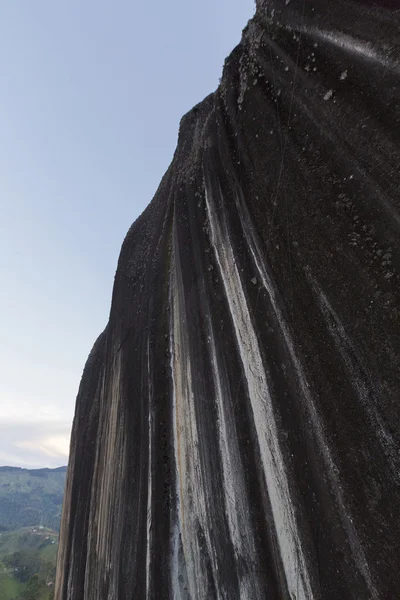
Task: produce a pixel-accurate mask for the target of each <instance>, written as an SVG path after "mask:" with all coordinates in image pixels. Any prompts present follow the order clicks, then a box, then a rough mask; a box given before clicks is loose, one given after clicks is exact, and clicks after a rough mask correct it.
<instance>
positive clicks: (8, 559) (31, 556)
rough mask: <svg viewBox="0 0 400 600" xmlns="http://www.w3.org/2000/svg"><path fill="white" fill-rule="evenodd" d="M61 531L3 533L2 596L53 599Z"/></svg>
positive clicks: (5, 599)
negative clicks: (59, 532)
mask: <svg viewBox="0 0 400 600" xmlns="http://www.w3.org/2000/svg"><path fill="white" fill-rule="evenodd" d="M57 546H58V533H57V532H56V531H53V530H51V529H47V528H45V527H29V528H22V529H19V530H17V531H10V532H2V533H0V599H1V600H51V599H52V598H53V591H54V579H55V565H56V555H57Z"/></svg>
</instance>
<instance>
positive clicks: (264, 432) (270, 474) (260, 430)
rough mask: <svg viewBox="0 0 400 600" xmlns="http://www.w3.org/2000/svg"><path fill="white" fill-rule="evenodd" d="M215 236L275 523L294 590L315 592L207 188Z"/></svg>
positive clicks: (228, 251)
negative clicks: (312, 587)
mask: <svg viewBox="0 0 400 600" xmlns="http://www.w3.org/2000/svg"><path fill="white" fill-rule="evenodd" d="M205 195H206V204H207V211H208V217H209V223H210V234H211V242H212V246H213V248H214V252H215V256H216V259H217V262H218V265H219V269H220V275H221V278H222V281H223V285H224V289H225V294H226V297H227V301H228V304H229V308H230V313H231V318H232V322H233V326H234V329H235V335H236V340H237V344H238V348H239V353H240V357H241V360H242V364H243V370H244V374H245V377H246V384H247V389H248V395H249V398H250V402H251V407H252V411H253V417H254V425H255V428H256V432H257V438H258V444H259V450H260V457H261V462H262V467H263V472H264V477H265V481H266V484H267V489H268V493H269V498H270V503H271V509H272V515H273V520H274V527H275V532H276V537H277V543H278V547H279V551H280V557H281V561H282V565H283V568H284V572H285V578H286V583H287V587H288V590H289V594H291V596H292V597H293V598H296V600H312V598H314V595H313V592H312V589H311V583H310V579H309V573H308V569H307V565H306V560H305V557H304V555H303V551H302V548H301V544H300V539H299V535H298V531H299V530H298V526H297V523H296V518H295V514H294V507H293V505H292V500H291V497H290V492H289V484H288V480H287V474H286V467H285V461H284V458H283V455H282V451H281V448H280V444H279V438H278V429H277V424H276V421H275V415H274V411H273V407H272V401H271V396H270V391H269V386H268V382H267V378H268V375H267V373H266V370H265V367H264V365H263V361H262V357H261V353H260V349H259V344H258V339H257V335H256V332H255V330H254V327H253V324H252V321H251V317H250V313H249V309H248V306H247V301H246V296H245V293H244V290H243V287H242V282H241V279H240V274H239V272H238V270H237V267H236V264H235V256H234V252H233V249H232V246H231V243H230V239H229V232H228V228H227V224H226V222H225V219H224V217H223V215H221V213H220V212H218V214H217V212H216V210H215V209H214V200H213V197H212V195H211V193H210V190H208V189H207V188H206V189H205Z"/></svg>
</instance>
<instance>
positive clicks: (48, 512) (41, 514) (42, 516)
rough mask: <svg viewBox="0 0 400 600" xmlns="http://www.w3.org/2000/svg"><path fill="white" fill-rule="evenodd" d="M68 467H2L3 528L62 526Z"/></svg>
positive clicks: (0, 528) (0, 506) (0, 515)
mask: <svg viewBox="0 0 400 600" xmlns="http://www.w3.org/2000/svg"><path fill="white" fill-rule="evenodd" d="M66 472H67V467H59V468H58V469H20V468H17V467H0V531H6V530H14V529H20V528H21V527H29V526H35V525H43V526H45V527H50V528H51V529H54V530H56V531H58V530H59V527H60V517H61V508H62V501H63V494H64V485H65V477H66Z"/></svg>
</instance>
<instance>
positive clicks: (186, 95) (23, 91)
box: [0, 0, 254, 467]
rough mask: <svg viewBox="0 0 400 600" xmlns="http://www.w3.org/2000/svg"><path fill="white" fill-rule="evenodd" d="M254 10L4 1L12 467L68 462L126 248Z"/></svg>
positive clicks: (0, 386) (6, 337)
mask: <svg viewBox="0 0 400 600" xmlns="http://www.w3.org/2000/svg"><path fill="white" fill-rule="evenodd" d="M253 10H254V0H203V1H202V2H198V1H194V0H192V1H189V2H188V1H187V0H175V1H172V2H168V3H167V2H165V0H164V1H163V0H153V1H152V2H151V3H150V2H135V1H128V0H116V1H115V2H109V1H108V2H105V1H104V0H84V1H82V0H68V2H54V0H35V1H32V0H3V2H1V7H0V132H1V139H2V144H1V146H0V210H1V218H0V281H1V288H0V331H1V335H0V465H15V466H23V467H45V466H48V467H55V466H59V465H62V464H66V463H67V460H68V458H67V455H68V445H69V434H70V428H71V424H72V418H73V413H74V405H75V398H76V394H77V391H78V386H79V381H80V377H81V373H82V370H83V366H84V363H85V360H86V357H87V355H88V353H89V351H90V349H91V347H92V344H93V343H94V341H95V339H96V337H97V335H98V334H99V333H100V332H101V331H102V330H103V328H104V326H105V324H106V322H107V319H108V313H109V307H110V300H111V292H112V285H113V278H114V273H115V268H116V264H117V259H118V254H119V250H120V246H121V243H122V241H123V238H124V236H125V233H126V232H127V230H128V228H129V226H130V225H131V223H132V222H133V221H134V220H135V219H136V218H137V216H138V215H139V214H140V213H141V212H142V210H143V209H144V208H145V206H146V205H147V204H148V203H149V201H150V200H151V198H152V196H153V194H154V192H155V191H156V189H157V187H158V184H159V182H160V179H161V177H162V175H163V173H164V172H165V170H166V168H167V167H168V164H169V163H170V161H171V159H172V155H173V152H174V149H175V145H176V139H177V132H178V125H179V120H180V118H181V116H182V115H183V114H184V113H185V112H186V111H188V110H189V109H190V108H191V107H192V106H193V105H195V104H197V102H199V101H200V100H201V99H202V98H203V97H204V96H206V95H207V94H209V93H210V92H211V91H213V90H214V89H215V88H216V87H217V85H218V78H219V77H220V75H221V72H222V65H223V62H224V59H225V57H226V56H227V55H228V54H229V52H230V51H231V50H232V49H233V48H234V46H235V45H236V44H237V43H238V42H239V40H240V36H241V31H242V29H243V28H244V26H245V25H246V22H247V20H248V19H249V18H250V17H251V16H252V13H253Z"/></svg>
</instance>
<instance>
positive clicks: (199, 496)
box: [170, 222, 221, 600]
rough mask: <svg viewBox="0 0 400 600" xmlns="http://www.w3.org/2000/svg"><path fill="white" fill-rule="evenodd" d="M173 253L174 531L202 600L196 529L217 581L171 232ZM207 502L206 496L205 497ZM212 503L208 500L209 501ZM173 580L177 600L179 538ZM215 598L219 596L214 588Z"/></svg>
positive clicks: (204, 583)
mask: <svg viewBox="0 0 400 600" xmlns="http://www.w3.org/2000/svg"><path fill="white" fill-rule="evenodd" d="M173 240H174V242H173V251H172V263H171V284H170V290H171V292H170V306H171V322H170V339H171V370H172V383H173V412H174V453H175V462H176V469H177V470H176V480H177V487H178V489H177V490H176V491H177V498H178V501H179V508H178V513H179V517H178V518H179V531H180V535H181V540H182V546H183V553H184V559H185V564H186V571H187V580H188V588H189V590H188V591H189V594H190V598H191V600H196V599H199V600H207V597H208V596H207V594H208V577H207V572H206V569H205V568H204V560H203V558H204V552H205V549H202V548H201V547H200V544H199V537H198V533H199V532H198V526H199V525H200V526H201V528H202V530H203V534H204V538H205V542H206V546H207V548H206V551H207V553H208V556H209V558H210V563H211V568H212V571H213V577H214V581H216V582H218V581H219V577H218V565H217V563H216V553H215V549H214V547H213V545H212V543H211V539H210V531H212V527H211V525H210V524H209V522H208V519H207V501H208V498H206V494H205V492H206V490H205V487H204V481H203V475H202V471H201V462H200V456H199V440H198V433H197V423H196V414H195V399H194V392H193V385H192V364H191V352H190V346H189V340H188V336H187V325H186V323H187V314H186V307H185V298H184V290H183V283H182V273H181V266H180V261H179V249H178V248H177V237H176V234H175V222H174V232H173ZM210 499H211V498H210ZM211 500H212V499H211ZM178 535H179V533H178V532H177V533H176V536H178ZM173 546H174V547H173V553H174V555H173V558H172V561H173V562H172V580H173V594H174V598H177V599H180V598H183V597H184V595H183V593H182V576H181V573H180V570H181V566H180V564H179V538H178V539H177V538H175V540H174V541H173ZM217 598H218V599H219V598H221V593H220V590H219V589H218V584H217Z"/></svg>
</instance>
